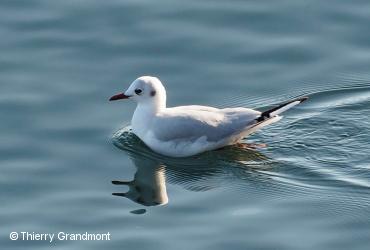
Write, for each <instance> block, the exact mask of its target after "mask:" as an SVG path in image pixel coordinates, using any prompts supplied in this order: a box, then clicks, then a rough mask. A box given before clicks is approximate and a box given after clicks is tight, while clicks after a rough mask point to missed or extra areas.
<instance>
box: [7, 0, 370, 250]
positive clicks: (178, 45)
mask: <svg viewBox="0 0 370 250" xmlns="http://www.w3.org/2000/svg"><path fill="white" fill-rule="evenodd" d="M0 7H1V8H0V36H1V39H0V51H1V53H0V119H1V122H0V138H1V140H0V169H1V174H0V190H1V191H0V194H1V195H0V204H1V206H0V222H1V227H0V246H1V249H49V248H53V249H345V250H347V249H368V247H369V245H370V219H369V214H370V156H369V152H370V144H369V141H370V135H369V129H370V118H369V113H370V74H369V69H370V33H369V23H370V14H369V10H370V2H369V1H345V0H342V1H340V0H337V1H315V0H313V1H300V0H294V1H293V0H287V1H221V0H219V1H164V0H160V1H145V0H142V1H118V0H115V1H98V0H95V1H82V0H81V1H72V0H65V1H47V0H34V1H26V0H24V1H21V0H19V1H18V0H16V1H11V0H3V1H1V3H0ZM140 75H156V76H159V77H160V78H161V79H162V81H163V82H164V83H165V85H166V87H167V91H168V95H169V97H168V100H169V104H170V105H180V104H181V105H182V104H203V105H212V106H217V107H228V106H248V107H253V108H261V109H264V108H267V107H269V106H271V105H272V104H275V103H278V102H280V101H284V100H286V99H289V98H292V97H294V96H298V95H301V94H306V95H309V96H310V101H308V102H306V103H304V104H302V105H301V106H298V107H296V108H294V110H290V111H289V112H287V113H286V114H285V117H284V119H282V120H281V121H280V122H279V123H276V124H274V125H272V126H270V127H267V128H265V129H263V130H262V131H259V132H258V133H256V134H254V135H253V136H251V137H250V138H248V142H253V143H266V144H267V145H268V146H267V148H265V149H257V150H247V149H240V148H236V147H230V148H227V149H224V150H221V151H215V152H209V153H205V154H203V155H200V156H196V157H192V158H187V159H171V158H166V157H162V156H159V155H156V154H154V153H152V152H151V151H150V150H148V149H147V148H146V147H145V146H144V145H143V144H142V143H141V142H140V141H139V140H138V139H137V138H135V136H133V135H132V134H131V133H130V132H129V130H128V129H127V128H126V126H127V125H128V124H129V121H130V119H131V115H132V112H133V110H134V104H133V103H123V102H121V103H108V101H107V99H108V98H109V97H110V96H111V95H112V94H114V93H116V92H117V91H120V90H124V89H125V88H126V87H127V86H128V84H129V83H130V82H131V81H132V80H134V79H135V78H136V77H138V76H140ZM121 128H126V129H124V130H120V129H121ZM117 131H118V132H117ZM112 181H115V182H114V183H115V184H117V185H114V184H112V183H111V182H112ZM125 181H126V182H127V183H126V182H125ZM112 193H116V195H114V196H113V195H112ZM117 195H118V196H117ZM159 204H161V205H159ZM21 231H28V232H39V233H57V232H61V231H63V232H68V233H84V232H89V233H106V232H110V233H111V240H110V241H100V242H99V241H56V242H53V243H49V242H47V241H22V240H17V241H11V240H10V239H9V233H10V232H21Z"/></svg>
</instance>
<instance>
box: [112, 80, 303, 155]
mask: <svg viewBox="0 0 370 250" xmlns="http://www.w3.org/2000/svg"><path fill="white" fill-rule="evenodd" d="M122 99H130V100H133V101H135V102H136V103H137V106H136V109H135V111H134V114H133V116H132V120H131V127H132V132H133V133H134V134H135V135H136V136H137V137H139V138H140V140H141V141H143V142H144V144H146V145H147V146H148V147H149V148H150V149H151V150H153V151H154V152H156V153H159V154H161V155H165V156H169V157H189V156H194V155H197V154H200V153H203V152H206V151H211V150H216V149H220V148H223V147H226V146H229V145H233V144H238V143H239V142H240V141H241V140H242V139H243V138H245V137H247V136H248V135H250V134H252V133H254V132H255V131H257V130H259V129H260V128H262V127H265V126H267V125H269V124H271V123H274V122H277V121H279V120H280V119H281V118H282V117H281V116H280V115H279V114H281V113H282V112H284V111H286V110H288V109H290V108H292V107H294V106H296V105H298V104H300V103H302V102H304V101H306V100H307V99H308V97H307V96H303V97H300V98H295V99H293V100H290V101H288V102H285V103H282V104H280V105H278V106H276V107H274V108H271V109H269V110H266V111H264V112H261V111H258V110H253V109H249V108H244V107H234V108H222V109H220V108H215V107H209V106H200V105H187V106H177V107H167V105H166V99H167V95H166V89H165V87H164V86H163V84H162V82H161V81H160V80H159V79H158V78H157V77H153V76H141V77H139V78H137V79H136V80H135V81H133V82H132V83H131V85H130V86H129V87H128V89H127V90H126V91H124V92H122V93H119V94H116V95H114V96H112V97H111V98H110V99H109V100H110V101H116V100H122Z"/></svg>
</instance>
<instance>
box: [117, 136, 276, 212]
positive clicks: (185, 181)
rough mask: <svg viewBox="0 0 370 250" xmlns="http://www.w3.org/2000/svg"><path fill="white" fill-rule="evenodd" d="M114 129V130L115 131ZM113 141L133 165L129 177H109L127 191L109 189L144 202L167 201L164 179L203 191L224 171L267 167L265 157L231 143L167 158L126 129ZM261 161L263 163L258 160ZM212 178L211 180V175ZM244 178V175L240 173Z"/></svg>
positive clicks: (237, 172) (214, 184)
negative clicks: (126, 188)
mask: <svg viewBox="0 0 370 250" xmlns="http://www.w3.org/2000/svg"><path fill="white" fill-rule="evenodd" d="M117 133H118V132H117ZM113 143H114V144H115V145H116V146H117V147H119V148H120V149H122V150H124V151H125V152H126V153H127V154H128V156H129V158H130V159H131V161H132V162H133V164H134V165H135V167H136V168H137V170H136V173H135V175H134V178H133V180H131V181H123V180H113V181H112V183H113V184H115V185H122V186H126V187H128V191H127V192H118V193H113V195H115V196H121V197H125V198H128V199H130V200H132V201H134V202H136V203H138V204H141V205H144V206H157V205H165V204H167V203H168V201H169V199H168V195H167V189H166V183H167V182H168V183H172V184H179V185H181V186H182V187H183V188H185V189H188V190H191V191H206V190H210V189H213V188H216V187H218V186H220V185H221V183H220V181H218V178H220V177H221V178H223V177H224V176H225V175H226V176H230V174H229V173H225V172H233V175H241V174H243V175H249V176H251V175H253V179H255V178H256V175H257V176H258V175H259V174H258V172H256V171H253V168H258V169H261V168H269V164H266V162H268V158H267V157H266V156H264V155H263V154H261V153H259V152H258V151H255V150H250V149H246V147H240V146H232V147H228V148H225V149H222V150H218V151H211V152H207V153H204V154H201V155H198V156H194V157H189V158H170V157H165V156H162V155H159V154H156V153H154V152H153V151H151V150H150V149H149V148H147V147H146V146H145V145H144V144H143V143H142V142H141V141H140V140H139V139H138V138H137V137H136V136H135V135H134V134H132V133H131V132H130V131H129V130H124V131H120V133H119V134H118V135H116V136H115V137H114V140H113ZM262 163H263V164H262ZM213 178H215V179H214V181H211V179H213ZM242 178H243V179H245V176H243V177H242Z"/></svg>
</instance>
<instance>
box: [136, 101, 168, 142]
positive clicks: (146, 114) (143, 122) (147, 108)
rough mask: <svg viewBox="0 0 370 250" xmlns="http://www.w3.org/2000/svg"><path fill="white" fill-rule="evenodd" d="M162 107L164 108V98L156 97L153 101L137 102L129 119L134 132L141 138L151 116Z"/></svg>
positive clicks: (149, 122)
mask: <svg viewBox="0 0 370 250" xmlns="http://www.w3.org/2000/svg"><path fill="white" fill-rule="evenodd" d="M164 109H166V99H165V98H164V99H156V100H154V101H147V102H139V103H138V104H137V106H136V109H135V112H134V115H133V116H132V121H131V125H132V129H133V131H134V133H135V134H136V135H137V136H138V137H139V138H140V139H143V137H144V135H145V134H146V132H148V127H149V126H150V124H151V120H152V119H153V117H155V116H156V114H158V113H159V112H161V111H162V110H164Z"/></svg>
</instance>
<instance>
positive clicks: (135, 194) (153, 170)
mask: <svg viewBox="0 0 370 250" xmlns="http://www.w3.org/2000/svg"><path fill="white" fill-rule="evenodd" d="M131 156H133V157H130V158H131V160H132V161H133V163H134V165H135V166H136V168H137V171H136V173H135V176H134V179H133V180H132V181H112V183H113V184H115V185H125V186H127V187H128V188H129V190H128V191H127V192H125V193H113V195H116V196H122V197H126V198H128V199H130V200H132V201H134V202H136V203H139V204H141V205H144V206H156V205H164V204H167V202H168V196H167V190H166V174H165V167H164V166H163V165H161V164H159V163H158V162H156V161H155V160H153V159H147V158H142V157H136V156H137V155H131Z"/></svg>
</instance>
